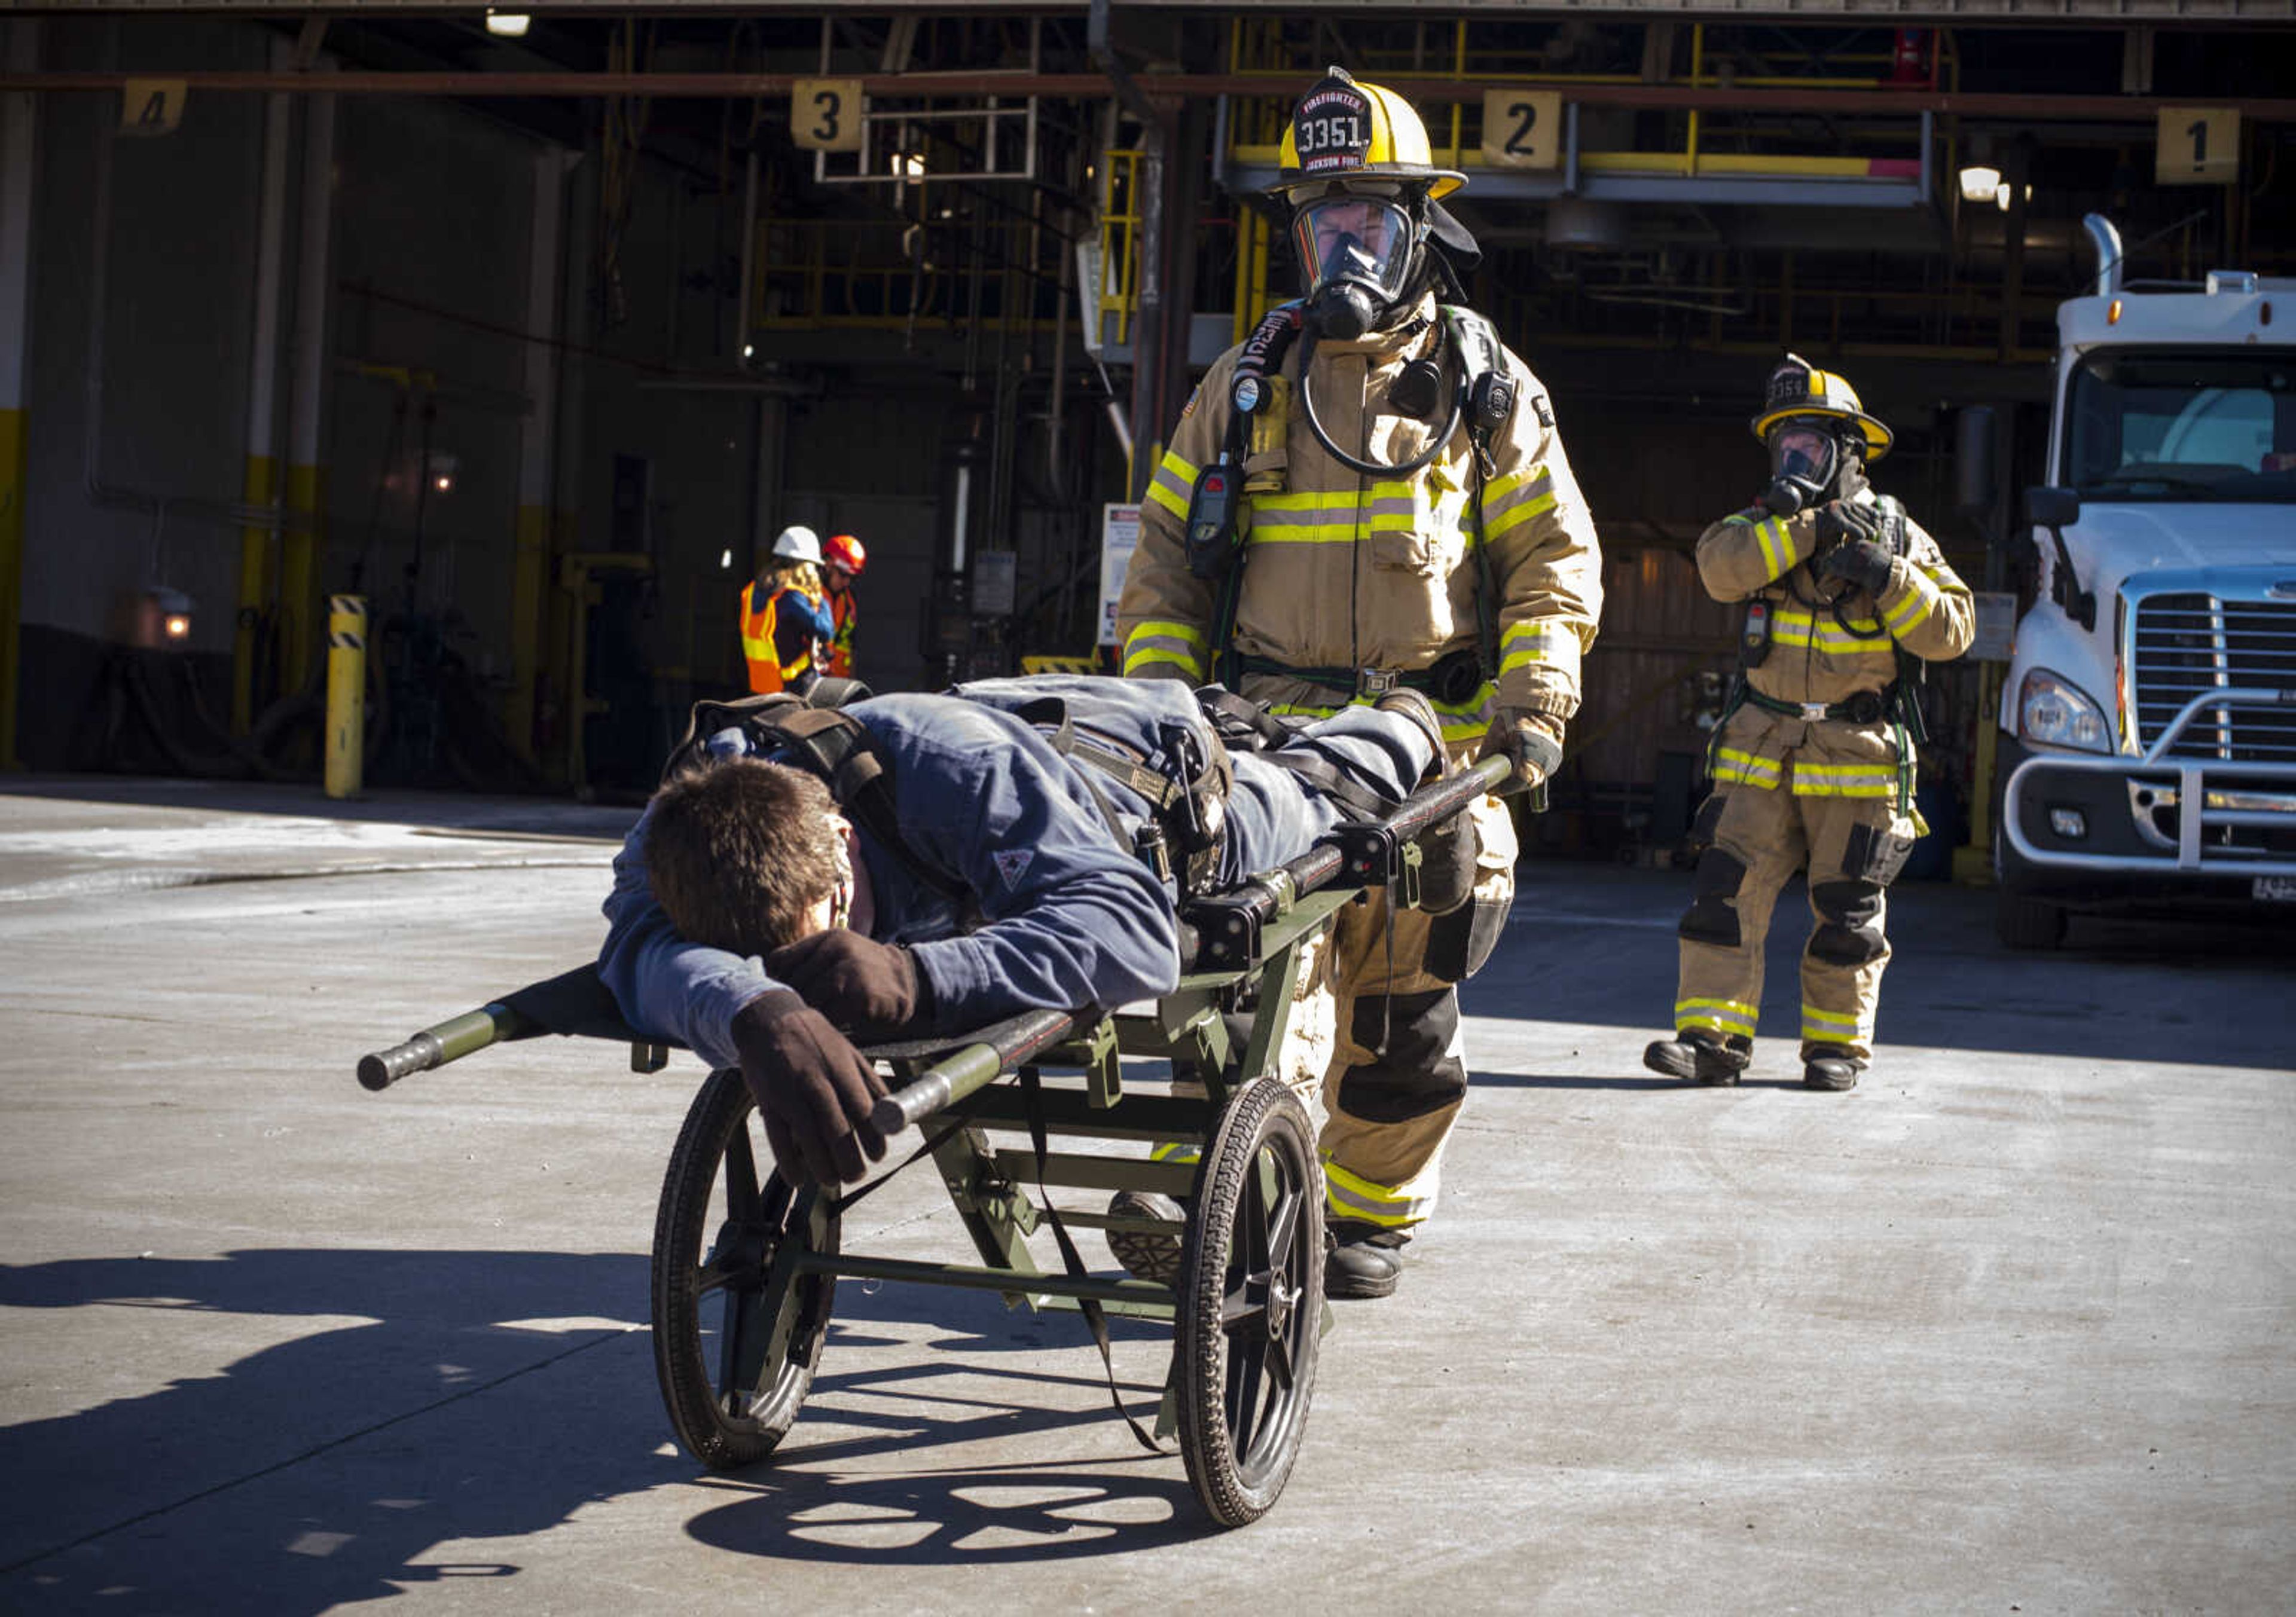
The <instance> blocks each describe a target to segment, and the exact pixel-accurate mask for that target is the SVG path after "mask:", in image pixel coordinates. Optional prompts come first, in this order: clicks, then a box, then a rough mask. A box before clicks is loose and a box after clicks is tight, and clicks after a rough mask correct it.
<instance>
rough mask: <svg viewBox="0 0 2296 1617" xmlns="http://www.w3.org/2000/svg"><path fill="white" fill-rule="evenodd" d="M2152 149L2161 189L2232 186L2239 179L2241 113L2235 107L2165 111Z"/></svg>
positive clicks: (2174, 108)
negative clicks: (2177, 186)
mask: <svg viewBox="0 0 2296 1617" xmlns="http://www.w3.org/2000/svg"><path fill="white" fill-rule="evenodd" d="M2239 179H2240V113H2239V111H2238V110H2236V109H2235V108H2232V107H2163V108H2161V123H2160V129H2159V132H2158V133H2157V134H2156V135H2154V136H2153V183H2154V184H2159V185H2231V184H2236V183H2237V182H2238V181H2239Z"/></svg>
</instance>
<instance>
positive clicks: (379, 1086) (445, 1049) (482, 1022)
mask: <svg viewBox="0 0 2296 1617" xmlns="http://www.w3.org/2000/svg"><path fill="white" fill-rule="evenodd" d="M534 1028H535V1024H534V1022H533V1020H532V1019H531V1018H530V1017H527V1016H525V1015H524V1014H522V1013H521V1012H519V1011H515V1010H512V1009H511V1008H510V1007H509V1006H507V1005H504V1004H502V1003H500V1002H499V1001H497V1002H496V1003H495V1004H492V1005H481V1006H480V1007H479V1009H476V1010H466V1011H464V1012H463V1014H462V1015H461V1016H459V1017H447V1020H445V1021H444V1022H440V1023H439V1024H437V1025H434V1026H431V1027H426V1028H424V1029H423V1030H422V1032H421V1033H417V1034H415V1035H414V1037H413V1038H411V1039H409V1040H407V1041H406V1042H405V1043H403V1044H394V1045H392V1046H391V1047H390V1048H389V1049H381V1050H376V1051H375V1052H373V1054H372V1055H366V1056H361V1057H360V1058H359V1061H358V1081H359V1082H360V1084H361V1085H362V1086H364V1087H365V1088H366V1089H370V1090H378V1091H380V1090H387V1089H389V1087H390V1086H391V1085H392V1084H394V1083H397V1082H398V1081H399V1080H400V1079H401V1078H405V1077H406V1076H408V1075H410V1074H414V1073H427V1072H429V1071H430V1069H431V1068H432V1067H434V1066H446V1065H447V1063H448V1062H449V1061H460V1060H461V1059H462V1058H463V1057H465V1056H467V1055H470V1054H471V1052H472V1051H474V1050H482V1049H486V1048H487V1046H488V1045H489V1044H499V1043H501V1042H502V1041H504V1040H505V1039H515V1038H518V1037H519V1036H521V1034H523V1033H531V1032H533V1031H534Z"/></svg>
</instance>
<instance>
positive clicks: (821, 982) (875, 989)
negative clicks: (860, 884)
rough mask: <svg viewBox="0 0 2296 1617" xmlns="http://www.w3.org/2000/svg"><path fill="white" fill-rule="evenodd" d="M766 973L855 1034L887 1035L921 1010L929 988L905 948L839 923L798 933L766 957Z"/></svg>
mask: <svg viewBox="0 0 2296 1617" xmlns="http://www.w3.org/2000/svg"><path fill="white" fill-rule="evenodd" d="M766 971H767V975H768V976H772V977H773V978H774V980H775V981H776V982H780V983H786V984H789V985H790V986H791V988H794V989H796V990H797V992H799V994H801V995H802V996H804V998H805V1000H806V1002H807V1003H808V1004H809V1005H811V1006H812V1007H813V1008H814V1009H816V1010H818V1011H819V1012H821V1014H822V1015H824V1016H825V1017H828V1018H829V1019H830V1021H832V1023H834V1024H836V1025H837V1026H838V1027H840V1028H841V1029H843V1030H844V1031H845V1032H846V1033H850V1034H852V1035H853V1036H854V1037H855V1038H857V1039H861V1040H865V1041H866V1040H871V1039H884V1038H889V1037H890V1036H892V1035H894V1034H896V1033H899V1032H900V1031H901V1030H902V1029H903V1028H905V1027H906V1026H907V1025H908V1024H909V1022H910V1020H911V1018H913V1017H915V1016H917V1015H918V1013H919V1012H921V1011H922V1010H923V1009H926V1006H925V1000H926V999H927V997H928V995H929V992H930V991H929V990H928V989H927V988H926V987H925V986H924V984H923V980H922V978H921V977H920V976H919V975H918V973H917V962H916V960H915V958H914V956H912V955H911V954H910V953H909V951H907V950H906V949H900V948H896V947H895V946H894V945H892V944H890V943H873V942H871V941H870V940H869V939H868V938H865V937H864V936H862V935H860V934H859V933H857V932H854V931H850V930H849V929H848V928H846V927H831V928H830V929H829V930H828V931H826V932H816V933H815V934H814V935H812V936H811V937H806V938H799V940H798V941H797V942H796V943H791V944H790V945H789V946H788V947H786V948H783V949H776V950H775V951H773V952H772V953H771V954H769V955H767V957H766Z"/></svg>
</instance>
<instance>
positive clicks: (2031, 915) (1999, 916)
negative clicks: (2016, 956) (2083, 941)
mask: <svg viewBox="0 0 2296 1617" xmlns="http://www.w3.org/2000/svg"><path fill="white" fill-rule="evenodd" d="M1993 935H1994V936H1996V937H1997V938H1999V939H2000V940H2001V942H2002V943H2004V944H2005V945H2006V946H2007V947H2009V948H2011V949H2054V948H2055V947H2056V946H2057V945H2058V944H2059V943H2063V942H2064V941H2065V911H2064V906H2063V905H2062V904H2053V903H2050V902H2047V901H2046V900H2045V899H2038V898H2026V897H2023V896H2022V895H2021V894H2015V893H2005V892H2003V891H2002V890H2000V889H1999V888H1996V889H1994V894H1993Z"/></svg>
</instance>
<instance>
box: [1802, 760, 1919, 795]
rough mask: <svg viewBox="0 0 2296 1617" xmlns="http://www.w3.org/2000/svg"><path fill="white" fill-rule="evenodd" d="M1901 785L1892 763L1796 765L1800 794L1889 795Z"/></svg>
mask: <svg viewBox="0 0 2296 1617" xmlns="http://www.w3.org/2000/svg"><path fill="white" fill-rule="evenodd" d="M1897 789H1898V770H1897V766H1896V765H1895V764H1804V763H1801V762H1800V761H1799V760H1796V762H1795V764H1794V767H1793V795H1794V796H1797V797H1887V796H1890V795H1891V794H1893V793H1894V792H1896V791H1897Z"/></svg>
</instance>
